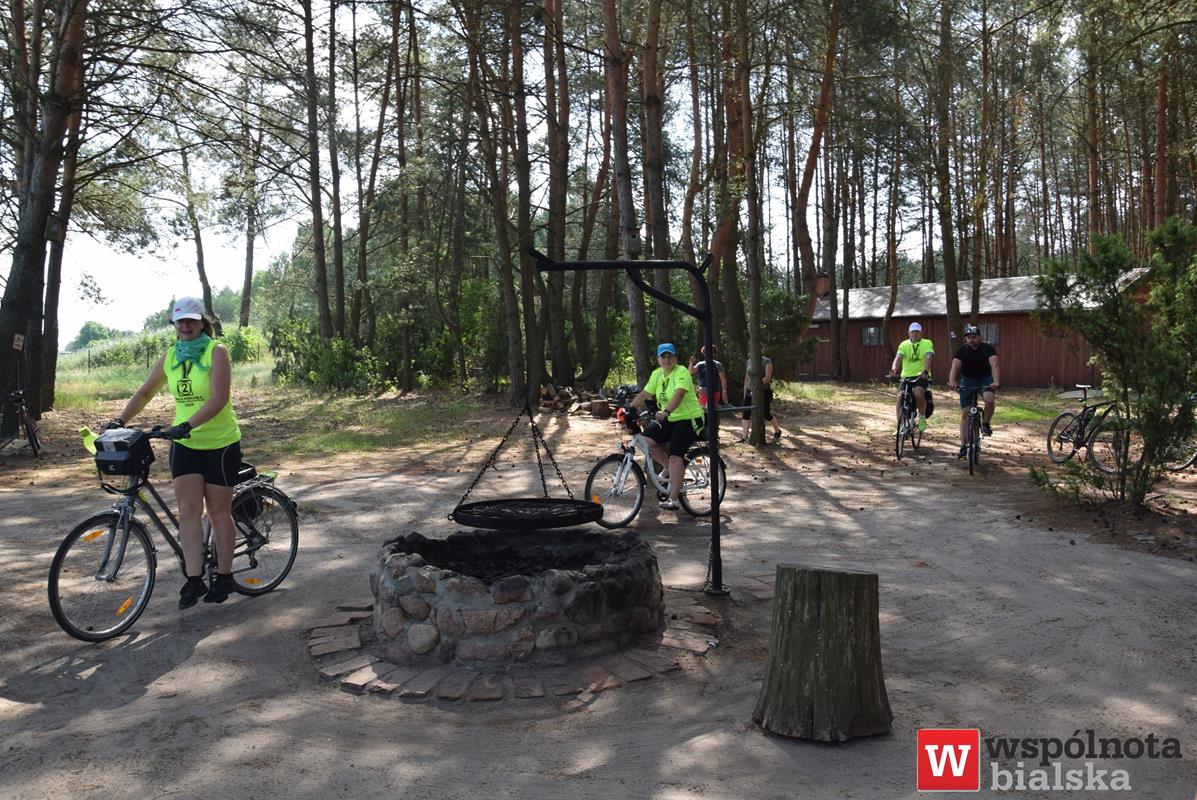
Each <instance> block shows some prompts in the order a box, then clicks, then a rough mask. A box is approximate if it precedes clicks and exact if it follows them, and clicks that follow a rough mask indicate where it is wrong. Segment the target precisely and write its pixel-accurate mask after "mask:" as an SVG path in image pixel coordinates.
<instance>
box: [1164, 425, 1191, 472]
mask: <svg viewBox="0 0 1197 800" xmlns="http://www.w3.org/2000/svg"><path fill="white" fill-rule="evenodd" d="M1168 455H1169V456H1172V457H1171V458H1168V459H1167V460H1166V461H1165V462H1164V468H1165V469H1166V470H1168V471H1169V472H1180V471H1181V470H1183V469H1187V468H1188V467H1190V466H1192V464H1193V462H1194V461H1197V434H1193V435H1191V436H1188V437H1186V438H1185V439H1183V440H1181V442H1180V444H1177V445H1176V446H1174V447H1170V448H1169V449H1168Z"/></svg>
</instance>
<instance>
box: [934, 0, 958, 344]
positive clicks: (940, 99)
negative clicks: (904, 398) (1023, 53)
mask: <svg viewBox="0 0 1197 800" xmlns="http://www.w3.org/2000/svg"><path fill="white" fill-rule="evenodd" d="M952 2H953V0H940V6H939V10H940V14H939V54H938V56H939V58H938V60H939V63H938V64H937V68H936V93H935V126H936V130H935V179H936V185H937V188H938V195H937V197H936V206H937V209H938V211H939V232H940V237H941V242H942V245H941V246H942V253H943V282H944V297H945V299H946V300H947V306H948V309H947V310H948V331H949V334H948V335H949V342H948V346H949V348H951V344H952V343H951V341H950V338H951V336H952V335H954V334H955V332H956V331H959V330H960V294H959V292H960V287H959V285H958V284H957V282H956V247H955V241H954V238H953V237H954V231H953V224H952V197H951V178H952V176H951V164H949V153H948V150H949V144H950V143H949V141H948V136H949V133H950V131H949V127H948V126H949V124H950V120H949V113H950V108H951V103H952V88H953V82H952V59H953V57H954V56H953V53H952Z"/></svg>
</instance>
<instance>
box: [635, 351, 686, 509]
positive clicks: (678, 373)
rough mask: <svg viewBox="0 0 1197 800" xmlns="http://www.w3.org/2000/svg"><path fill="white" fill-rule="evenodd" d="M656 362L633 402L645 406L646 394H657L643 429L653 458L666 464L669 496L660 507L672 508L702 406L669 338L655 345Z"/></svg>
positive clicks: (650, 395)
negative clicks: (652, 414)
mask: <svg viewBox="0 0 1197 800" xmlns="http://www.w3.org/2000/svg"><path fill="white" fill-rule="evenodd" d="M657 363H658V364H660V366H659V367H657V368H656V369H655V370H653V374H652V375H651V376H649V379H648V383H646V384H644V391H643V392H641V393H640V394H638V395H636V397H635V398H634V399H633V400H632V405H633V406H635V407H636V408H638V409H640V408H644V403H645V401H647V400H648V398H649V397H655V398H656V401H657V408H658V409H659V410H658V411H657V415H656V418H655V419H654V420H653V422H652V423H650V424H649V425H648V427H646V428H645V429H644V435H645V436H646V437H648V438H649V439H650V440H651V441H652V442H653V444H652V451H653V460H654V461H656V462H657V463H658V464H668V467H667V470H668V472H669V497H668V498H667V499H666V500H663V501H662V502H661V508H664V509H668V510H671V511H672V510H676V509H678V508H680V507H681V506H680V504H679V503H678V497H680V496H681V493H682V477H683V475H682V473H683V471H684V469H685V468H684V466H683V461H682V456H684V455H686V451H687V450H689V449H690V445H692V444H694V442H695V441H696V440H697V439H698V433H699V431H700V430H702V407H701V406H699V405H698V398H697V397H696V396H695V394H694V381H693V380H691V378H690V371H689V370H688V369H686V368H685V367H681V366H678V363H677V348H675V347H674V346H673V345H672V344H670V343H669V342H664V343H663V344H660V345H658V346H657ZM666 445H668V447H666ZM662 477H664V475H662Z"/></svg>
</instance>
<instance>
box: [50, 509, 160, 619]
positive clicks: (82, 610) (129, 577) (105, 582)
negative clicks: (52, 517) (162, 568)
mask: <svg viewBox="0 0 1197 800" xmlns="http://www.w3.org/2000/svg"><path fill="white" fill-rule="evenodd" d="M128 526H129V527H128V536H127V537H125V542H124V544H123V547H122V545H121V541H120V540H121V538H122V536H121V534H122V531H121V530H120V515H119V514H117V513H116V512H113V511H108V512H105V513H103V514H97V515H95V516H94V517H91V518H89V519H87V520H84V521H83V522H82V523H80V524H79V525H77V526H76V527H75V528H74V530H72V531H71V532H70V533H68V534H67V536H66V538H65V539H63V540H62V544H61V545H59V547H58V552H57V553H55V554H54V560H53V561H52V562H51V563H50V578H49V584H48V590H49V595H50V611H51V613H53V614H54V619H55V621H56V622H58V624H59V625H61V626H62V629H63V630H64V631H66V632H67V633H69V634H70V635H71V636H74V637H75V638H76V639H82V640H83V641H85V642H102V641H104V640H105V639H111V638H112V637H114V636H118V635H120V634H121V633H123V632H124V631H125V630H127V629H128V628H129V626H131V625H132V624H133V623H134V622H136V621H137V618H138V617H139V616H141V612H142V611H144V610H145V607H146V605H147V604H148V603H149V601H150V595H151V594H152V593H153V591H154V572H155V569H156V568H157V556H156V555H155V553H154V547H153V545H152V544H151V542H150V537H149V534H148V533H147V532H146V529H145V526H144V525H142V524H141V523H140V522H138V521H137V520H135V519H130V520H129V522H128ZM105 556H107V559H106V558H105Z"/></svg>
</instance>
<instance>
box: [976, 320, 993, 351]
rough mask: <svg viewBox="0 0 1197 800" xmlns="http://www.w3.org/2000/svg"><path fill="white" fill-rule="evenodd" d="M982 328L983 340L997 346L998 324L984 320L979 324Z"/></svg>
mask: <svg viewBox="0 0 1197 800" xmlns="http://www.w3.org/2000/svg"><path fill="white" fill-rule="evenodd" d="M977 327H978V328H980V329H981V341H983V342H988V343H989V344H991V345H994V346H995V347H996V346H997V343H998V326H997V323H996V322H982V323H981V324H980V325H978V326H977Z"/></svg>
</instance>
